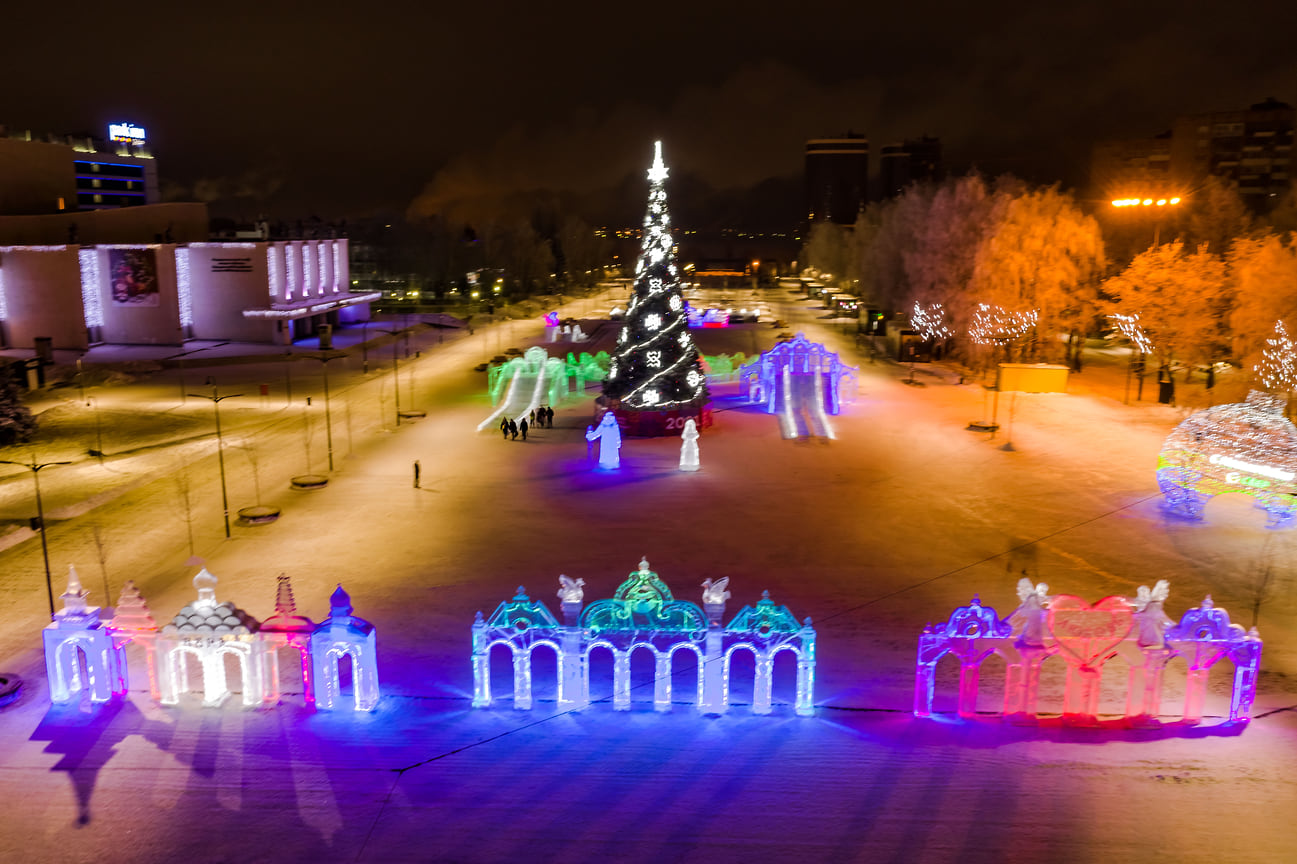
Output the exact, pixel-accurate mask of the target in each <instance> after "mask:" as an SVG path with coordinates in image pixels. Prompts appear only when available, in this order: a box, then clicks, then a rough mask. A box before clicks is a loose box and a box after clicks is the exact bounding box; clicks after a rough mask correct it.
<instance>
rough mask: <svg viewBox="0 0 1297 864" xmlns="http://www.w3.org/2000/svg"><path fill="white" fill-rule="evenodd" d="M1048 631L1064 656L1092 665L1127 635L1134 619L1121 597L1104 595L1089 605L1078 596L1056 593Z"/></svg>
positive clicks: (1083, 664)
mask: <svg viewBox="0 0 1297 864" xmlns="http://www.w3.org/2000/svg"><path fill="white" fill-rule="evenodd" d="M1047 626H1048V627H1049V632H1050V633H1051V634H1052V635H1053V637H1054V640H1055V641H1056V642H1057V643H1058V647H1059V650H1061V651H1062V652H1064V653H1065V654H1067V655H1069V656H1068V657H1065V658H1064V659H1066V660H1068V662H1075V663H1077V664H1078V665H1080V666H1082V667H1087V668H1088V667H1091V666H1093V665H1094V663H1095V661H1096V660H1099V659H1101V658H1103V657H1105V656H1107V654H1108V653H1109V652H1110V651H1111V650H1112V649H1113V648H1116V647H1117V645H1118V644H1120V642H1121V640H1123V639H1125V638H1126V637H1127V636H1129V635H1130V632H1131V630H1132V629H1134V627H1135V618H1134V615H1133V614H1132V611H1131V608H1130V604H1129V603H1127V602H1126V600H1125V598H1123V597H1104V598H1103V599H1102V600H1100V601H1099V602H1098V603H1095V604H1094V605H1093V606H1091V605H1090V604H1089V603H1087V602H1086V601H1085V600H1082V599H1081V598H1080V597H1073V596H1072V595H1071V594H1059V595H1058V596H1057V597H1054V598H1053V599H1052V600H1050V601H1049V617H1048V619H1047Z"/></svg>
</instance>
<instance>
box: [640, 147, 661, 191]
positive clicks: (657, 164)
mask: <svg viewBox="0 0 1297 864" xmlns="http://www.w3.org/2000/svg"><path fill="white" fill-rule="evenodd" d="M641 164H643V163H641ZM648 179H649V182H650V183H655V184H656V183H661V182H662V181H663V180H665V179H667V166H666V163H664V162H663V161H662V142H661V141H654V142H653V167H652V168H650V169H649V172H648Z"/></svg>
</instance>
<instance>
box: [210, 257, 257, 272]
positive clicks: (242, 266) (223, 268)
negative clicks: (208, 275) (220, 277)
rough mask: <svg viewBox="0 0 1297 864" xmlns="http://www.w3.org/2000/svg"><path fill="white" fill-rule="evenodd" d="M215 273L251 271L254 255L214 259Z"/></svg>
mask: <svg viewBox="0 0 1297 864" xmlns="http://www.w3.org/2000/svg"><path fill="white" fill-rule="evenodd" d="M212 272H213V273H251V272H252V256H251V255H241V256H239V257H225V258H213V259H212Z"/></svg>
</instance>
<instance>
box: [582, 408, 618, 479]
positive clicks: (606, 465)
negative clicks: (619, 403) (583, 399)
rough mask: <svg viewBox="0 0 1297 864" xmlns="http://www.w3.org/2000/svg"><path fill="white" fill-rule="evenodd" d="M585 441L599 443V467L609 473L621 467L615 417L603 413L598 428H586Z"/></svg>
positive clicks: (609, 412) (606, 412)
mask: <svg viewBox="0 0 1297 864" xmlns="http://www.w3.org/2000/svg"><path fill="white" fill-rule="evenodd" d="M585 440H587V441H598V442H599V467H600V468H603V469H605V470H608V471H611V470H615V469H617V468H620V467H621V428H620V427H619V426H618V425H617V415H616V414H614V413H613V412H611V411H605V412H604V415H603V419H601V420H600V421H599V426H598V427H597V428H596V427H594V426H587V427H586V429H585Z"/></svg>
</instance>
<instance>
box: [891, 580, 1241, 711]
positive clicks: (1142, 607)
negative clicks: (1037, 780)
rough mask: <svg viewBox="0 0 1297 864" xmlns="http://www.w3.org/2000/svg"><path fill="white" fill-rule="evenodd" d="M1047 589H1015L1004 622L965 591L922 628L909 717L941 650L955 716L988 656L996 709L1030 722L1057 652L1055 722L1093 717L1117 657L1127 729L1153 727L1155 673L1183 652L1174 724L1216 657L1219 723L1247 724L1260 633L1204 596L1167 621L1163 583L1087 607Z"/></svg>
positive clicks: (930, 685)
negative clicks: (953, 664)
mask: <svg viewBox="0 0 1297 864" xmlns="http://www.w3.org/2000/svg"><path fill="white" fill-rule="evenodd" d="M1047 591H1048V589H1047V588H1046V586H1044V585H1043V584H1042V585H1036V586H1032V584H1031V582H1030V580H1027V579H1023V580H1021V581H1020V582H1019V585H1018V594H1019V598H1020V599H1021V601H1022V604H1021V605H1020V606H1019V607H1018V609H1017V610H1015V611H1014V613H1013V615H1011V616H1010V618H1009V619H1008V620H1005V621H1001V620H1000V619H999V617H998V616H997V615H996V613H995V610H994V609H991V608H989V607H984V606H982V604H981V601H980V600H978V598H976V597H974V598H973V601H972V603H971V604H969V605H968V606H962V607H960V608H959V609H956V610H955V611H954V613H952V614H951V616H950V619H949V620H948V621H946V622H945V623H944V624H941V625H938V626H935V627H934V626H933V625H931V624H929V625H928V626H927V627H926V628H925V629H924V631H923V634H922V635H921V636H920V637H919V653H918V662H917V664H916V666H915V685H914V713H915V715H916V716H919V717H927V716H930V715H931V713H932V700H933V691H934V689H935V680H936V679H935V674H936V666H937V662H938V661H939V660H940V659H941V658H942V657H943V656H945V655H946V654H947V653H949V654H951V655H952V656H954V657H956V658H957V659H958V660H959V666H960V668H959V697H958V703H957V704H958V712H959V715H960V716H961V717H972V716H974V715H975V714H976V710H977V694H978V674H979V671H980V668H981V665H982V662H983V661H984V660H986V658H987V657H989V656H991V655H992V654H998V655H1000V656H1001V657H1002V658H1003V659H1004V661H1005V663H1006V667H1007V668H1006V670H1005V689H1004V705H1003V709H1002V711H1001V715H1002V716H1003V717H1005V718H1007V719H1010V720H1011V721H1014V722H1020V723H1034V722H1036V721H1037V719H1038V714H1037V704H1038V693H1039V685H1040V666H1041V663H1043V662H1044V661H1045V660H1046V659H1047V658H1049V657H1052V656H1058V657H1060V658H1061V659H1062V660H1063V661H1064V662H1065V663H1066V664H1067V684H1066V691H1065V693H1064V699H1063V721H1064V722H1065V723H1069V724H1073V725H1093V724H1094V723H1096V722H1097V720H1098V711H1097V709H1098V696H1099V694H1098V685H1099V680H1100V676H1101V675H1102V672H1103V665H1104V663H1105V662H1106V661H1108V660H1110V659H1112V658H1113V657H1116V656H1120V657H1121V658H1122V659H1123V660H1125V661H1126V663H1127V664H1128V666H1129V668H1130V675H1129V679H1128V682H1127V693H1126V709H1125V715H1124V718H1125V720H1126V722H1127V723H1128V724H1130V725H1134V726H1142V725H1157V724H1159V723H1160V722H1161V721H1160V719H1159V718H1160V714H1161V691H1162V673H1163V671H1164V670H1165V668H1166V664H1167V662H1168V661H1169V660H1170V659H1171V658H1172V657H1176V656H1180V657H1183V658H1184V659H1185V661H1186V662H1187V664H1188V669H1189V674H1188V680H1187V684H1186V691H1185V704H1184V712H1183V716H1182V718H1181V719H1182V721H1183V722H1185V723H1199V722H1201V721H1202V707H1203V700H1204V697H1205V695H1206V690H1207V676H1208V674H1209V671H1210V669H1211V667H1212V666H1213V665H1214V664H1215V663H1217V662H1218V661H1220V660H1221V659H1228V660H1230V662H1231V663H1232V664H1233V666H1234V680H1233V688H1232V694H1231V698H1230V709H1229V718H1228V722H1231V723H1235V722H1237V723H1246V722H1247V721H1248V720H1249V719H1250V717H1251V711H1252V703H1253V701H1254V700H1255V698H1256V678H1257V674H1258V671H1259V669H1260V664H1261V638H1260V636H1258V635H1257V632H1256V629H1255V628H1253V629H1252V630H1251V631H1249V632H1245V631H1244V630H1243V628H1242V627H1240V626H1239V625H1237V624H1231V623H1230V621H1229V616H1228V615H1227V614H1226V613H1225V611H1224V610H1222V609H1216V608H1215V607H1214V605H1213V604H1212V602H1211V598H1210V597H1208V598H1207V599H1206V600H1204V601H1203V603H1202V605H1201V606H1199V607H1198V608H1196V609H1190V610H1189V611H1187V612H1185V613H1184V615H1183V616H1182V617H1181V619H1180V622H1179V623H1178V624H1175V623H1174V622H1173V620H1172V619H1171V618H1169V617H1167V615H1166V613H1165V612H1164V611H1163V609H1162V603H1163V602H1164V601H1165V600H1166V599H1167V596H1168V594H1169V588H1168V585H1167V583H1166V582H1165V581H1164V580H1163V581H1159V582H1158V583H1157V584H1156V585H1154V587H1153V588H1152V589H1149V588H1148V587H1147V586H1140V588H1139V590H1138V592H1137V595H1136V597H1135V599H1134V600H1128V599H1126V598H1123V597H1105V598H1103V599H1102V600H1100V601H1099V602H1097V603H1095V604H1093V605H1092V604H1090V603H1087V602H1086V601H1085V600H1083V599H1081V598H1080V597H1073V596H1070V595H1066V594H1063V595H1058V596H1056V597H1049V596H1048V595H1047Z"/></svg>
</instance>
